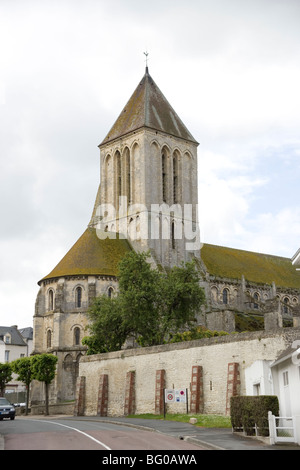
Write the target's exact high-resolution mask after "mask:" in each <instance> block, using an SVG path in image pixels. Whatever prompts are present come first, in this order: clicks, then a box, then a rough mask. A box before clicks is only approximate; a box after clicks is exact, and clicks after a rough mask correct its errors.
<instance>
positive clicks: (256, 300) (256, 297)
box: [253, 292, 259, 310]
mask: <svg viewBox="0 0 300 470" xmlns="http://www.w3.org/2000/svg"><path fill="white" fill-rule="evenodd" d="M253 298H254V305H253V307H254V308H255V309H256V310H258V300H259V295H258V293H257V292H255V294H254V296H253Z"/></svg>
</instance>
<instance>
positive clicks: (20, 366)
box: [11, 357, 33, 415]
mask: <svg viewBox="0 0 300 470" xmlns="http://www.w3.org/2000/svg"><path fill="white" fill-rule="evenodd" d="M11 367H12V370H13V372H15V374H17V375H18V379H17V380H20V382H23V383H24V384H25V385H26V390H27V395H26V409H25V414H26V415H28V406H29V392H30V384H31V382H32V380H33V371H32V357H22V358H20V359H16V360H15V361H13V362H12V363H11Z"/></svg>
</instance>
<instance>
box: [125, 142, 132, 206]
mask: <svg viewBox="0 0 300 470" xmlns="http://www.w3.org/2000/svg"><path fill="white" fill-rule="evenodd" d="M124 164H125V170H124V171H125V195H126V197H127V204H130V203H131V202H132V201H131V182H130V178H131V176H130V153H129V149H128V148H126V150H125V153H124Z"/></svg>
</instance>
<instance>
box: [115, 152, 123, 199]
mask: <svg viewBox="0 0 300 470" xmlns="http://www.w3.org/2000/svg"><path fill="white" fill-rule="evenodd" d="M115 159H116V161H115V171H116V175H115V178H116V179H115V181H116V201H115V202H116V207H119V198H120V196H121V194H122V179H121V155H120V152H119V151H118V152H116V155H115Z"/></svg>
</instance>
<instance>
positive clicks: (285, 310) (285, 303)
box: [283, 297, 290, 313]
mask: <svg viewBox="0 0 300 470" xmlns="http://www.w3.org/2000/svg"><path fill="white" fill-rule="evenodd" d="M289 303H290V301H289V298H288V297H285V298H284V299H283V313H289Z"/></svg>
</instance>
